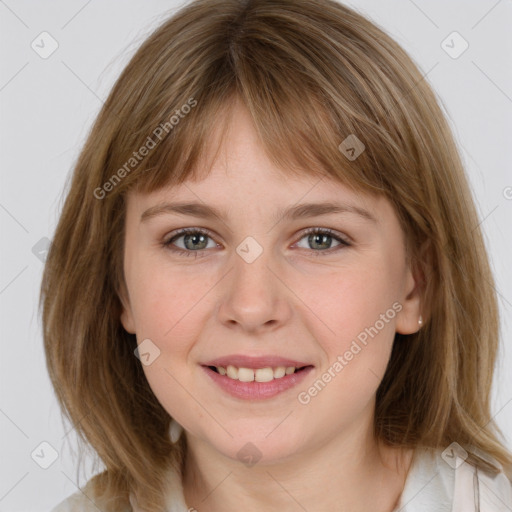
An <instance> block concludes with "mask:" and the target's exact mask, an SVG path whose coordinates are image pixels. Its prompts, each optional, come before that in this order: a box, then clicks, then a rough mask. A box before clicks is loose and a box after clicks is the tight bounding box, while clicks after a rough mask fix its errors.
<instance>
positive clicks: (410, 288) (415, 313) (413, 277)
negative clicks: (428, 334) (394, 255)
mask: <svg viewBox="0 0 512 512" xmlns="http://www.w3.org/2000/svg"><path fill="white" fill-rule="evenodd" d="M422 283H423V280H422V276H421V272H420V271H416V272H414V273H413V272H412V271H411V270H410V269H408V271H407V278H406V282H405V286H404V296H405V297H404V299H403V300H402V301H401V304H402V310H401V311H400V313H398V315H397V317H396V332H398V333H399V334H414V333H415V332H417V331H419V330H420V329H421V327H422V324H423V317H422V311H421V309H422V308H421V303H422V300H421V298H422V293H423V286H422Z"/></svg>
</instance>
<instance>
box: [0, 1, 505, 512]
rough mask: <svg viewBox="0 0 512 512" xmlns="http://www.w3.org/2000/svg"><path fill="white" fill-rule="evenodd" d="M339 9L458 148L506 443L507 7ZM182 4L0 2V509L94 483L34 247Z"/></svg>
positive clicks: (50, 499)
mask: <svg viewBox="0 0 512 512" xmlns="http://www.w3.org/2000/svg"><path fill="white" fill-rule="evenodd" d="M347 4H348V5H350V6H352V7H355V8H356V9H358V10H360V11H361V12H362V13H363V14H365V15H367V16H368V17H369V18H371V19H372V20H373V21H374V22H376V23H378V24H379V25H380V26H382V27H383V28H384V29H385V30H387V31H388V32H389V33H390V34H391V35H392V36H393V37H394V38H395V39H396V40H397V41H398V42H399V43H400V44H401V45H402V46H403V47H404V48H405V49H406V50H407V51H408V52H409V53H410V54H411V55H412V57H413V58H414V60H415V61H416V62H417V63H418V64H419V66H420V67H421V69H422V70H423V72H424V73H426V79H427V80H429V81H430V83H431V84H432V85H433V87H434V89H435V90H436V92H437V93H438V95H439V97H440V98H441V101H442V103H443V105H444V108H445V110H446V112H447V114H448V116H449V119H450V123H451V125H452V128H453V130H454V133H455V136H456V139H457V142H458V144H459V147H460V148H461V152H462V157H463V159H464V161H465V163H466V167H467V171H468V174H469V177H470V180H471V183H472V187H473V189H474V192H475V195H476V200H477V203H478V209H479V213H480V218H481V225H482V228H483V230H484V232H485V235H486V241H487V245H488V248H489V252H490V255H491V259H492V265H493V268H494V271H495V276H496V279H497V290H498V292H499V298H500V309H501V314H502V317H501V322H502V340H503V347H502V352H501V356H500V362H499V368H498V372H497V374H496V378H495V388H494V393H493V411H494V414H495V417H496V420H497V422H498V424H499V426H500V427H501V428H502V430H503V431H504V433H505V434H506V436H507V441H508V444H509V447H511V442H512V372H510V370H509V368H510V366H511V365H512V348H511V336H512V326H511V319H512V265H511V263H510V262H511V261H512V258H511V256H512V241H511V236H510V235H511V228H510V225H511V222H510V221H511V218H512V171H511V162H512V144H511V142H512V140H511V133H512V66H511V56H512V36H511V30H510V27H511V26H512V2H511V1H510V0H500V1H495V0H479V1H477V0H473V1H467V0H450V1H446V0H435V1H433V0H431V1H426V0H415V1H412V0H392V1H382V0H380V1H379V0H352V1H350V2H347ZM180 5H181V2H180V3H178V2H175V1H170V0H168V1H164V0H144V1H142V0H138V1H135V0H131V1H124V2H121V1H117V2H116V1H113V0H102V1H99V0H89V1H86V0H73V1H70V0H67V1H64V0H55V1H48V0H47V1H38V2H36V1H29V0H5V1H1V0H0V29H1V32H0V34H1V35H0V37H1V44H0V51H1V60H0V62H1V68H0V108H1V122H0V130H1V132H0V145H1V146H0V147H1V153H0V154H1V164H2V165H1V175H0V176H1V178H0V180H1V181H0V229H1V248H2V250H1V263H0V308H1V309H0V311H1V319H2V323H1V327H0V329H1V331H0V332H1V337H2V345H1V347H2V351H1V352H2V353H1V372H0V378H1V394H0V434H1V435H0V444H1V450H2V455H1V462H2V465H1V473H0V512H1V511H3V512H6V511H9V512H11V511H23V512H28V511H45V510H49V509H50V508H52V507H53V506H54V505H55V504H56V503H57V502H59V501H60V500H62V499H63V498H64V497H66V496H68V495H69V494H71V493H73V492H75V491H76V490H77V485H83V484H84V483H85V482H86V480H87V479H88V478H89V477H90V476H92V474H93V470H92V469H91V468H90V467H89V469H87V468H86V471H85V473H82V474H81V475H80V478H79V480H78V481H77V471H76V469H75V466H74V461H73V459H72V457H71V454H72V452H73V451H75V450H76V438H75V435H74V431H73V430H72V429H71V427H70V426H69V425H65V424H63V423H62V422H61V417H60V411H59V408H58V406H57V402H56V400H55V397H54V395H53V390H52V388H51V386H50V382H49V379H48V376H47V373H46V366H45V362H44V354H43V348H42V337H41V327H40V322H39V316H38V313H37V300H38V292H39V285H40V279H41V272H42V267H43V264H42V261H41V258H42V254H44V241H43V242H41V241H40V240H41V239H43V238H45V237H47V238H49V239H51V237H52V235H53V231H54V228H55V225H56V221H57V219H58V215H59V211H60V208H61V205H62V199H63V197H62V193H63V190H64V186H65V184H66V182H67V179H68V177H69V175H70V171H71V168H72V165H73V163H74V162H75V160H76V158H77V155H78V153H79V150H80V148H81V146H82V144H83V142H84V140H85V137H86V135H87V133H88V131H89V129H90V127H91V124H92V122H93V120H94V118H95V116H96V114H97V113H98V111H99V109H100V107H101V105H102V101H103V100H104V99H105V98H106V96H107V94H108V91H109V89H110V88H111V86H112V85H113V82H114V80H115V78H116V77H117V76H118V74H119V72H120V71H121V69H122V68H123V66H124V65H125V64H126V63H127V62H128V59H129V58H130V56H131V55H132V54H133V52H134V51H135V50H136V48H137V47H138V45H139V44H140V43H141V42H142V41H143V40H144V38H145V36H146V35H148V34H149V33H150V31H151V30H152V29H153V28H154V27H155V26H156V25H158V24H159V23H160V22H161V21H162V20H163V19H164V18H166V17H167V16H168V15H169V14H170V12H171V11H173V10H175V9H176V8H177V7H179V6H180ZM43 31H47V32H48V33H49V34H50V35H51V37H52V38H53V39H54V40H55V41H56V42H57V43H58V48H57V50H56V51H55V52H54V53H53V54H52V55H50V56H49V57H48V58H42V57H41V56H40V55H39V54H38V53H36V51H35V50H33V49H32V47H31V44H32V42H33V41H35V43H34V45H36V44H38V45H39V48H38V51H40V52H42V51H43V50H44V51H48V50H49V49H50V48H51V46H50V44H51V40H50V39H49V38H48V36H40V34H41V33H42V32H43ZM453 31H457V32H458V33H459V34H460V35H461V36H462V37H463V38H464V40H466V41H467V43H468V44H469V47H468V49H467V50H466V51H465V52H464V53H462V54H461V55H460V56H458V58H452V56H450V55H448V53H446V51H445V50H444V49H443V47H442V46H441V44H442V41H443V40H445V39H446V38H447V36H449V35H450V34H451V33H452V32H453ZM454 37H455V39H454ZM457 37H458V36H450V38H448V39H447V41H446V42H445V43H444V45H445V48H446V49H447V50H448V51H451V52H452V54H453V52H458V51H459V50H460V49H461V48H462V46H461V44H463V42H462V40H460V39H457ZM41 38H46V39H44V48H43V43H41ZM452 41H453V42H452ZM447 46H448V47H449V46H452V47H453V48H452V49H451V50H450V49H449V48H448V47H447ZM34 246H35V247H36V249H35V250H34V251H35V252H36V253H37V254H34V252H33V247H34ZM72 334H73V333H70V335H71V336H72ZM42 442H47V443H49V444H50V445H52V446H53V448H54V449H55V450H56V452H57V454H58V457H57V458H56V460H55V462H54V463H53V464H51V466H50V467H49V468H48V469H42V468H41V467H40V466H39V465H38V464H36V462H35V460H38V462H40V463H44V462H46V463H49V462H51V453H52V452H51V449H50V448H49V447H48V446H46V445H43V446H42V447H41V446H40V443H42ZM34 450H36V451H35V453H34V459H35V460H34V459H33V458H32V457H31V454H32V453H33V452H34ZM87 460H89V461H90V459H87Z"/></svg>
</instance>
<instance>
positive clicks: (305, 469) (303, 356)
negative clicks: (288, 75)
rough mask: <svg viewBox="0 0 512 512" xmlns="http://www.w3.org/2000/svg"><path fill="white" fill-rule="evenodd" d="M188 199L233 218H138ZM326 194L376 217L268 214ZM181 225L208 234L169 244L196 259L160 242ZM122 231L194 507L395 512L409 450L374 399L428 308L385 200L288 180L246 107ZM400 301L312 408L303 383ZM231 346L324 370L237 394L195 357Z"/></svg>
mask: <svg viewBox="0 0 512 512" xmlns="http://www.w3.org/2000/svg"><path fill="white" fill-rule="evenodd" d="M178 200H179V201H185V200H190V201H200V202H202V203H206V204H208V205H212V206H215V207H217V208H218V209H220V210H223V211H225V214H226V219H225V221H220V220H216V219H203V218H198V217H194V216H191V215H177V214H173V213H163V214H161V215H155V216H154V217H151V218H149V219H147V220H145V221H143V222H141V214H142V213H143V212H144V211H146V210H147V209H148V208H151V207H153V206H155V205H157V204H160V203H162V202H165V201H178ZM326 201H333V202H338V203H340V202H343V203H348V204H352V205H356V206H358V207H360V208H364V209H366V210H367V211H368V212H370V213H371V214H372V215H373V216H374V217H375V218H376V222H373V221H370V220H368V219H365V218H363V217H361V216H358V215H356V214H354V213H350V212H349V213H336V214H327V215H322V216H318V217H315V218H304V219H299V220H293V221H292V220H284V219H283V220H281V221H280V222H277V223H276V221H275V219H274V216H275V215H278V212H279V211H280V210H281V209H283V208H286V207H289V206H295V205H296V204H297V203H305V202H326ZM249 205H250V207H249ZM183 227H194V228H205V229H208V230H210V231H211V232H212V235H213V236H212V237H211V238H207V239H206V241H207V242H205V244H204V245H200V244H199V245H200V247H201V249H195V245H194V243H195V244H198V243H199V242H197V241H196V242H194V241H189V242H188V245H187V246H185V245H184V244H185V239H184V237H183V236H181V237H180V238H177V239H174V242H173V243H174V245H173V246H170V247H175V248H177V249H179V248H181V249H182V250H184V251H188V252H190V253H192V256H191V257H186V256H183V255H180V254H177V253H174V252H172V251H171V249H170V248H169V247H165V246H164V245H163V242H164V241H167V240H169V239H171V238H172V236H173V232H175V231H176V230H178V229H179V228H183ZM307 228H330V229H332V230H334V236H340V237H342V238H344V239H347V240H350V243H351V245H350V246H344V245H340V242H339V241H338V240H337V239H336V238H330V239H329V238H328V239H327V241H326V242H324V243H323V245H322V240H321V237H320V241H319V242H317V245H315V242H314V241H308V236H307V235H304V234H303V232H304V230H305V229H307ZM247 236H251V237H253V238H254V239H255V240H256V241H257V242H258V243H259V245H260V246H261V247H262V248H263V252H262V254H261V255H260V256H259V257H258V258H257V259H256V260H255V261H253V262H252V263H247V262H246V261H245V260H244V259H243V258H241V257H240V256H239V255H238V254H237V252H236V248H237V247H238V245H239V244H240V243H241V242H242V241H243V240H244V239H245V238H246V237H247ZM125 237H126V238H125V255H124V271H125V279H126V285H127V291H128V295H127V296H126V297H122V300H123V303H124V310H123V313H122V316H121V321H122V324H123V326H124V328H125V329H126V330H127V331H128V332H131V333H135V334H136V336H137V340H138V342H139V343H140V342H142V340H145V339H147V338H149V339H150V340H152V342H153V343H154V344H155V345H156V346H158V348H159V350H160V355H159V356H158V357H157V358H156V359H155V361H154V362H153V363H152V364H151V365H148V366H143V368H144V372H145V375H146V377H147V380H148V382H149V385H150V386H151V388H152V390H153V392H154V393H155V395H156V397H157V398H158V400H159V401H160V402H161V404H162V405H163V407H164V408H165V409H166V410H167V411H168V413H169V414H170V415H171V416H172V417H173V418H175V419H176V420H177V421H178V422H179V423H180V424H181V425H183V427H184V435H186V438H187V443H188V447H189V450H188V457H187V460H186V463H185V473H184V480H183V486H184V494H185V499H186V502H187V505H188V506H189V507H195V508H196V509H197V510H198V511H199V512H210V511H213V512H218V511H223V512H230V511H235V510H236V511H239V510H272V511H288V510H289V511H295V510H297V511H299V510H304V509H305V510H308V511H312V510H338V511H345V510H346V511H349V510H350V511H351V512H357V511H367V510H372V511H382V512H384V511H388V512H390V511H391V510H392V509H393V507H394V506H395V505H396V503H397V501H398V499H399V497H400V494H401V492H402V490H403V486H404V482H405V479H406V474H407V471H408V468H409V466H410V461H411V455H412V452H411V451H401V450H398V449H394V448H390V447H386V446H384V445H383V444H381V443H380V442H379V441H378V440H376V439H375V438H374V436H373V430H372V429H373V419H374V416H373V415H374V406H375V394H376V391H377V388H378V386H379V384H380V382H381V379H382V377H383V375H384V372H385V369H386V365H387V363H388V360H389V357H390V352H391V348H392V344H393V339H394V335H395V332H399V333H402V334H410V333H413V332H416V331H417V330H418V328H419V325H418V318H419V315H420V313H421V311H420V289H419V286H418V284H417V279H416V277H415V276H414V275H413V273H412V271H411V269H410V268H409V266H408V264H407V261H406V254H405V245H404V243H405V239H404V234H403V232H402V230H401V228H400V225H399V222H398V218H397V216H396V214H395V212H394V210H393V208H392V206H391V204H390V203H389V202H388V201H387V200H386V199H385V198H383V197H378V198H377V197H373V196H369V195H362V194H358V193H355V192H354V191H353V190H351V189H349V188H347V187H346V186H344V185H342V184H340V183H339V182H335V181H333V180H332V179H331V178H328V177H325V178H324V179H322V180H319V178H318V177H312V176H309V175H307V174H304V175H303V176H302V177H300V178H299V177H289V176H285V175H284V174H283V173H282V172H280V171H279V169H278V168H276V167H274V165H273V164H272V163H271V162H270V160H269V159H268V158H267V157H266V155H265V152H264V151H263V148H262V146H261V145H260V143H259V141H258V138H257V135H256V133H255V131H254V128H253V126H252V124H251V120H250V116H249V113H248V112H247V110H246V109H245V108H244V107H243V106H242V105H241V104H237V105H236V106H235V108H234V110H233V117H232V118H231V124H230V125H229V131H228V134H227V137H226V138H225V140H224V144H223V145H222V147H221V148H220V151H219V153H218V154H217V158H216V159H215V160H214V164H213V167H212V168H211V171H210V173H209V174H208V176H207V177H206V178H205V179H203V180H201V181H195V182H186V183H184V184H183V185H181V186H177V187H171V188H163V189H161V190H158V191H156V192H153V193H151V194H140V193H135V192H131V193H130V194H129V196H128V200H127V215H126V233H125ZM206 244H207V245H206ZM329 244H330V245H329ZM191 247H192V248H191ZM204 247H206V248H204ZM336 249H339V250H336ZM198 251H201V252H202V257H199V256H198V257H197V258H196V257H195V256H196V255H197V252H198ZM320 253H321V254H320ZM395 302H398V303H400V305H401V310H400V312H399V313H398V314H396V316H394V318H393V319H390V320H389V321H388V322H387V323H385V325H384V328H382V329H381V330H380V331H379V332H378V334H377V335H375V336H374V337H373V338H369V342H368V343H367V345H366V346H365V347H364V348H363V349H362V350H361V351H360V352H359V353H358V354H357V355H356V356H354V357H353V359H352V360H351V361H349V362H348V364H347V365H346V366H344V368H343V370H342V371H341V372H339V373H338V374H337V375H336V377H335V378H333V379H332V380H331V382H329V384H328V385H326V386H325V388H324V389H323V390H322V391H321V392H320V393H318V394H317V395H316V396H315V397H313V398H312V399H311V401H310V402H309V403H308V404H301V403H299V401H298V400H297V395H298V393H299V392H301V391H305V390H306V391H307V389H308V388H309V387H310V386H311V385H312V383H313V382H315V381H316V380H317V379H319V378H320V377H321V375H322V374H323V373H325V372H326V371H327V369H328V368H329V367H332V365H333V363H334V362H335V361H336V359H337V356H338V355H343V354H344V353H345V352H346V350H348V349H349V347H350V344H351V343H352V341H353V340H354V339H356V337H357V335H358V334H359V333H361V332H362V331H364V329H365V328H367V327H369V326H373V325H375V323H376V321H377V320H378V319H379V318H380V315H381V314H383V313H385V312H386V311H387V310H389V309H390V308H391V306H392V304H393V303H395ZM234 353H242V354H246V355H262V354H276V355H279V356H283V357H290V358H296V359H298V360H299V361H305V362H309V363H310V364H313V365H314V366H315V368H314V370H313V371H312V372H311V373H310V374H309V375H307V377H306V379H305V381H304V382H303V383H301V384H300V385H299V386H297V387H295V388H292V389H291V390H288V391H285V392H284V393H281V394H279V395H277V396H276V397H273V398H271V399H267V400H261V401H247V400H241V399H236V398H233V397H231V396H229V395H227V394H225V393H224V392H223V391H222V390H221V389H220V388H218V387H217V386H216V385H214V384H213V383H212V381H211V379H210V378H209V377H208V376H207V375H206V374H205V372H204V370H203V369H202V367H201V366H200V364H201V363H204V362H206V361H208V360H210V359H213V358H215V357H219V356H224V355H228V354H234ZM246 443H252V444H253V445H255V446H256V447H257V449H258V450H259V452H261V459H260V460H259V461H258V462H257V463H256V464H255V465H253V466H250V467H248V466H246V465H245V464H244V463H243V462H242V461H240V460H239V459H238V458H237V452H238V451H239V450H240V448H242V447H243V446H244V445H245V444H246Z"/></svg>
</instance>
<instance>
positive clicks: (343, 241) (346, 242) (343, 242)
mask: <svg viewBox="0 0 512 512" xmlns="http://www.w3.org/2000/svg"><path fill="white" fill-rule="evenodd" d="M188 233H201V234H205V235H207V236H208V238H210V239H211V240H213V241H214V242H215V243H218V242H217V241H216V235H215V234H214V233H213V232H212V231H210V230H209V229H207V228H202V227H187V228H180V229H178V230H175V231H173V232H171V233H170V234H169V235H168V236H166V237H164V240H163V242H162V245H163V246H164V248H167V249H169V250H171V251H172V252H175V253H178V254H185V255H187V256H190V255H192V254H195V255H196V257H197V256H198V255H201V256H205V255H206V254H205V253H207V251H206V250H205V249H201V250H198V251H186V250H184V249H181V248H180V247H172V244H171V241H172V240H174V239H177V238H180V237H182V236H184V235H186V234H188ZM311 233H319V234H327V235H328V236H330V237H331V238H334V239H336V240H338V241H339V243H340V245H338V246H336V247H331V248H329V249H326V250H323V251H315V250H313V249H309V250H308V249H304V250H308V252H311V253H314V254H315V255H318V256H320V255H322V254H332V253H334V252H336V251H337V250H339V249H340V248H344V247H350V246H351V245H352V244H353V240H352V238H351V237H349V236H348V235H346V234H343V233H340V232H338V231H336V230H334V229H331V228H323V227H320V226H316V227H310V228H305V229H304V230H302V231H301V232H300V233H299V234H298V235H297V240H296V241H295V242H294V245H296V244H297V243H298V242H300V241H301V240H302V239H303V238H304V237H305V236H306V235H309V234H311ZM299 249H303V248H302V247H301V248H299ZM201 253H202V254H201Z"/></svg>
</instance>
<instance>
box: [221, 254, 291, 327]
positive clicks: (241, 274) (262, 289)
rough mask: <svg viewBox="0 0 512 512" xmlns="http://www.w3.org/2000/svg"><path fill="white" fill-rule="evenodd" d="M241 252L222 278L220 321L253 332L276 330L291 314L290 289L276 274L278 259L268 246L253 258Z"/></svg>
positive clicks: (277, 273) (235, 255) (235, 256)
mask: <svg viewBox="0 0 512 512" xmlns="http://www.w3.org/2000/svg"><path fill="white" fill-rule="evenodd" d="M240 254H242V256H240ZM240 254H239V253H236V254H234V257H233V267H232V269H231V271H230V272H229V273H228V275H227V276H226V279H225V280H223V281H224V282H223V288H221V290H222V292H221V299H220V306H219V308H218V312H217V313H218V316H219V321H220V322H222V323H223V324H224V325H226V326H227V327H228V328H231V329H233V328H236V329H238V330H240V331H243V332H251V333H253V334H257V333H259V332H262V333H263V332H267V331H273V330H276V329H278V328H279V327H280V326H282V325H284V324H285V323H286V322H287V321H288V320H289V318H290V317H291V314H292V308H291V304H290V301H289V295H290V294H289V291H288V289H287V287H286V285H285V284H284V283H283V282H282V281H281V280H280V279H278V278H277V277H276V276H277V275H279V270H278V266H277V263H276V261H275V260H274V261H272V257H271V251H269V250H268V251H267V250H263V252H262V253H261V254H260V255H259V256H258V257H257V258H256V259H255V260H254V261H251V258H246V257H245V256H244V253H243V252H241V253H240Z"/></svg>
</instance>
